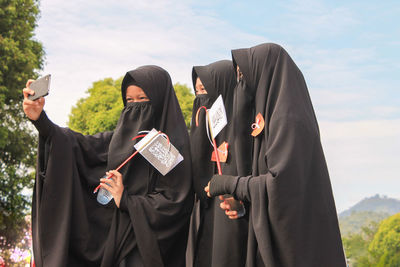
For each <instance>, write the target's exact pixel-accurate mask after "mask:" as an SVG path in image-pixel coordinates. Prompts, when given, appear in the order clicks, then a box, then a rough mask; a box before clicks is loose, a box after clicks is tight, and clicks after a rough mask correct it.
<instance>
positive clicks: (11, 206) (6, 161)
mask: <svg viewBox="0 0 400 267" xmlns="http://www.w3.org/2000/svg"><path fill="white" fill-rule="evenodd" d="M38 16H39V9H38V1H36V0H14V1H10V0H8V1H7V0H0V105H1V110H0V250H4V249H7V248H9V247H12V246H14V245H15V244H17V243H18V242H19V241H20V240H21V238H23V235H24V230H25V229H26V227H27V223H26V220H25V216H26V214H27V213H29V209H28V207H29V204H30V199H29V197H28V196H26V195H24V194H23V193H22V192H23V190H24V189H27V188H31V187H32V184H33V167H34V164H35V147H36V135H35V133H34V131H33V129H32V126H31V124H30V123H29V122H27V120H26V117H25V115H24V113H23V110H22V99H23V97H22V89H23V88H24V87H25V83H26V81H27V80H28V79H29V78H35V77H37V71H39V70H40V69H42V66H43V60H44V50H43V48H42V45H41V43H40V42H38V41H37V40H35V39H34V33H33V32H34V29H35V27H36V26H37V24H36V21H37V18H38Z"/></svg>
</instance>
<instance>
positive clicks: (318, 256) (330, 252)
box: [205, 44, 346, 267]
mask: <svg viewBox="0 0 400 267" xmlns="http://www.w3.org/2000/svg"><path fill="white" fill-rule="evenodd" d="M232 57H233V61H234V67H235V68H237V70H238V72H237V76H238V78H239V80H240V81H239V85H238V90H242V91H243V92H248V93H247V95H249V96H250V98H251V96H253V98H254V106H252V107H250V108H249V110H248V112H247V115H246V114H245V116H252V123H251V124H250V123H249V124H248V125H245V127H247V129H251V130H250V132H251V134H252V138H253V142H252V145H251V148H252V151H253V152H252V173H251V175H247V176H241V175H237V176H229V175H214V176H213V178H212V179H211V182H210V184H209V186H207V187H206V188H205V190H206V191H207V192H208V194H209V196H218V195H223V194H227V193H228V194H232V195H234V196H235V197H236V198H237V199H239V200H242V201H244V202H247V203H249V205H250V210H249V232H248V233H249V236H248V241H247V259H246V266H276V267H277V266H305V267H310V266H316V267H317V266H318V267H320V266H324V267H337V266H346V262H345V258H344V252H343V248H342V242H341V237H340V232H339V226H338V219H337V214H336V208H335V203H334V199H333V194H332V189H331V183H330V179H329V174H328V170H327V166H326V163H325V157H324V153H323V150H322V146H321V141H320V133H319V128H318V123H317V120H316V117H315V114H314V110H313V106H312V104H311V99H310V97H309V94H308V90H307V86H306V83H305V81H304V78H303V75H302V73H301V71H300V70H299V69H298V67H297V66H296V64H295V63H294V62H293V60H292V59H291V58H290V56H289V55H288V53H287V52H286V51H285V50H284V49H283V48H282V47H280V46H279V45H276V44H261V45H258V46H255V47H252V48H248V49H237V50H233V51H232ZM222 208H223V209H224V210H225V211H226V214H227V216H229V218H231V219H235V218H237V214H236V212H235V211H230V210H229V205H223V206H222Z"/></svg>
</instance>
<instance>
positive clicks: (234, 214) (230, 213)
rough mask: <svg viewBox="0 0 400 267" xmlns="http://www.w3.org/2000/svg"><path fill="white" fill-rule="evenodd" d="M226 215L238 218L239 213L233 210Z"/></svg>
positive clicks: (227, 211) (226, 212)
mask: <svg viewBox="0 0 400 267" xmlns="http://www.w3.org/2000/svg"><path fill="white" fill-rule="evenodd" d="M225 214H226V215H228V216H237V211H236V210H232V211H229V210H226V211H225Z"/></svg>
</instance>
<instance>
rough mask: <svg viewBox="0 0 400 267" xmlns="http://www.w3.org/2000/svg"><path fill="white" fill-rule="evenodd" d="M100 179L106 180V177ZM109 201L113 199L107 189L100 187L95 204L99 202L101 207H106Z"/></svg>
mask: <svg viewBox="0 0 400 267" xmlns="http://www.w3.org/2000/svg"><path fill="white" fill-rule="evenodd" d="M101 178H107V175H104V176H103V177H101ZM111 199H113V196H112V195H111V193H110V192H109V191H108V190H107V189H104V188H103V187H100V189H99V192H98V193H97V202H99V203H100V204H102V205H107V204H108V202H110V201H111Z"/></svg>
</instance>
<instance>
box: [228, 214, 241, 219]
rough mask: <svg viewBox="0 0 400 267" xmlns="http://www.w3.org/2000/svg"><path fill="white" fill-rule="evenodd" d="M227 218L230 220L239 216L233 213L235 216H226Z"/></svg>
mask: <svg viewBox="0 0 400 267" xmlns="http://www.w3.org/2000/svg"><path fill="white" fill-rule="evenodd" d="M228 218H229V219H231V220H236V219H238V218H239V216H237V215H235V216H228Z"/></svg>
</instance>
